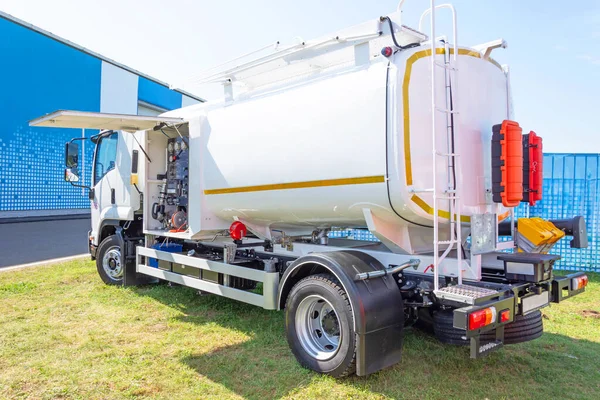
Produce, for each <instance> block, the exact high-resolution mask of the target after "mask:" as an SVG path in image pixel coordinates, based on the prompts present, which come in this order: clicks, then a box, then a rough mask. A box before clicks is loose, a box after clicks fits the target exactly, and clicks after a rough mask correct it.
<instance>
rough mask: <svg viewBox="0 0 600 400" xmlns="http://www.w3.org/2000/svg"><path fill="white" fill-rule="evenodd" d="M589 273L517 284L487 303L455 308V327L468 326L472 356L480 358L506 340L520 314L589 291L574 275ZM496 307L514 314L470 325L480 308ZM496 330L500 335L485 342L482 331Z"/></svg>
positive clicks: (464, 328) (467, 335) (581, 273)
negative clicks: (508, 329)
mask: <svg viewBox="0 0 600 400" xmlns="http://www.w3.org/2000/svg"><path fill="white" fill-rule="evenodd" d="M582 276H585V273H584V272H577V273H574V274H569V275H566V276H557V277H554V278H553V279H552V280H550V281H547V282H543V283H538V284H531V283H527V284H522V285H516V286H513V289H512V291H506V292H504V295H501V296H499V297H498V298H495V299H491V300H489V301H486V302H484V303H480V304H477V305H473V306H468V307H462V308H458V309H455V310H454V318H453V325H454V328H457V329H462V330H465V336H466V337H467V338H470V340H471V358H478V357H480V356H482V355H485V354H487V353H490V352H491V351H493V350H496V349H498V348H500V347H502V345H503V343H504V327H505V326H506V325H508V324H510V323H512V322H513V321H514V318H515V316H517V315H527V314H529V313H532V312H534V311H536V310H539V309H541V308H544V307H547V306H548V305H550V303H560V302H561V301H563V300H566V299H569V298H571V297H573V296H576V295H578V294H581V293H583V292H585V287H582V288H579V289H577V288H576V287H574V285H573V279H575V278H580V277H582ZM487 308H493V309H494V313H495V315H498V313H500V312H501V311H505V310H510V318H509V319H507V320H505V321H504V322H502V321H500V320H499V319H496V320H495V321H494V322H492V323H490V324H489V325H487V326H484V327H482V328H479V329H473V330H470V329H469V318H470V315H471V314H473V313H476V312H478V311H481V310H484V309H487ZM493 330H495V332H496V339H495V340H494V341H491V342H487V343H484V342H483V341H482V340H480V339H481V334H483V333H485V332H490V331H493Z"/></svg>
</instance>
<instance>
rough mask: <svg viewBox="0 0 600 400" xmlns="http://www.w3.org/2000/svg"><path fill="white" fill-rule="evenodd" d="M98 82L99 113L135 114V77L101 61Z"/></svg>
mask: <svg viewBox="0 0 600 400" xmlns="http://www.w3.org/2000/svg"><path fill="white" fill-rule="evenodd" d="M100 82H101V88H100V112H105V113H118V114H134V115H135V114H137V108H138V76H137V75H135V74H132V73H131V72H129V71H125V70H124V69H121V68H119V67H116V66H114V65H112V64H109V63H107V62H105V61H102V77H101V80H100Z"/></svg>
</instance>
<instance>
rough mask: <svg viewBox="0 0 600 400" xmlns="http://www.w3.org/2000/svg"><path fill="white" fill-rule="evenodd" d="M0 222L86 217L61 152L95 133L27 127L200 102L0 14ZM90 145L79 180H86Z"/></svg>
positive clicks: (86, 202) (86, 204)
mask: <svg viewBox="0 0 600 400" xmlns="http://www.w3.org/2000/svg"><path fill="white" fill-rule="evenodd" d="M0 52H1V54H2V63H1V64H0V82H1V87H2V89H1V90H0V116H1V120H2V124H1V125H0V219H5V218H12V217H17V218H18V217H38V216H52V215H62V214H73V213H84V214H85V213H89V200H88V199H87V195H86V194H85V192H83V191H82V189H80V188H79V189H78V188H75V187H72V186H70V185H69V184H68V183H66V182H64V180H63V171H64V170H63V168H64V160H63V157H64V145H65V143H66V142H67V141H69V140H70V139H71V138H73V137H74V136H77V135H85V136H86V137H89V136H91V135H93V134H95V133H97V131H93V130H85V131H81V132H78V131H77V130H75V129H59V128H55V129H47V128H32V127H29V125H28V121H30V120H32V119H34V118H36V117H39V116H42V115H44V114H48V113H51V112H53V111H56V110H60V109H67V110H82V111H96V112H98V111H99V112H111V113H120V114H140V115H157V114H159V113H162V112H164V111H167V110H172V109H175V108H179V107H182V106H186V105H190V104H194V103H197V102H199V101H202V99H200V98H198V97H196V96H194V95H191V94H189V93H185V92H182V91H179V90H170V89H169V86H168V85H167V84H166V83H164V82H161V81H158V80H156V79H154V78H151V77H149V76H147V75H145V74H143V73H141V72H139V71H135V70H133V69H131V68H128V67H126V66H124V65H122V64H119V63H118V62H115V61H113V60H110V59H108V58H106V57H103V56H101V55H99V54H97V53H94V52H92V51H90V50H87V49H85V48H83V47H81V46H78V45H76V44H74V43H72V42H69V41H68V40H64V39H62V38H59V37H57V36H55V35H53V34H52V33H50V32H47V31H44V30H42V29H40V28H37V27H35V26H33V25H31V24H28V23H26V22H24V21H21V20H19V19H17V18H15V17H13V16H11V15H8V14H5V13H2V12H0ZM92 156H93V146H92V145H91V143H90V142H89V141H87V143H86V145H84V157H83V160H82V163H81V164H82V175H83V179H84V183H89V182H90V178H91V165H92Z"/></svg>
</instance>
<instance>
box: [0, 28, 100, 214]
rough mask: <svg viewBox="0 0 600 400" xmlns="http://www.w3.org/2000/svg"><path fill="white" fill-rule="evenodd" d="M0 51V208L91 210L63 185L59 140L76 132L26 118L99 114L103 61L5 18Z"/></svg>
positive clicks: (88, 157) (61, 142) (78, 193)
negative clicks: (41, 125) (64, 111)
mask: <svg viewBox="0 0 600 400" xmlns="http://www.w3.org/2000/svg"><path fill="white" fill-rule="evenodd" d="M0 53H1V54H2V61H1V62H0V88H1V89H0V117H1V120H2V124H0V211H23V210H46V209H63V208H87V207H89V201H88V200H87V198H86V196H83V195H82V191H81V189H77V188H74V187H72V186H70V185H68V184H66V183H65V182H64V181H63V180H62V169H63V147H64V143H65V142H67V141H68V140H69V139H71V138H72V137H73V136H77V135H78V133H77V131H76V130H72V129H58V128H57V129H48V128H30V127H29V126H28V121H29V120H31V119H33V118H36V117H39V116H41V115H44V114H47V113H50V112H52V111H55V110H58V109H74V110H85V111H99V110H100V69H101V61H100V60H99V59H97V58H94V57H91V56H89V55H87V54H85V53H83V52H81V51H78V50H76V49H73V48H71V47H69V46H66V45H64V44H62V43H60V42H57V41H55V40H52V39H50V38H48V37H46V36H43V35H41V34H39V33H37V32H34V31H32V30H30V29H27V28H25V27H22V26H20V25H18V24H15V23H13V22H11V21H8V20H5V19H3V18H0ZM91 133H92V132H89V134H91ZM86 150H87V151H86V153H87V154H86V157H85V158H86V164H87V167H88V168H86V170H87V171H86V172H85V173H86V175H87V176H88V177H89V173H90V171H91V170H90V169H89V164H90V162H89V161H90V160H91V151H92V146H91V145H88V146H87V149H86Z"/></svg>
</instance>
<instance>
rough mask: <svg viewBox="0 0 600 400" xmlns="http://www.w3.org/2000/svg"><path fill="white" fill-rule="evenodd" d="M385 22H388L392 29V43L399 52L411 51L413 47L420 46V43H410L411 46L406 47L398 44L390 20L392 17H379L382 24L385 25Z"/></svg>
mask: <svg viewBox="0 0 600 400" xmlns="http://www.w3.org/2000/svg"><path fill="white" fill-rule="evenodd" d="M385 20H387V22H388V26H389V27H390V33H391V35H392V42H394V46H396V48H398V50H406V49H410V48H412V47H417V46H419V43H410V44H407V45H406V46H400V45H399V44H398V41H397V40H396V34H395V33H394V25H393V24H392V20H391V19H390V17H388V16H385V17H379V22H380V23H383V22H384V21H385Z"/></svg>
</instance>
